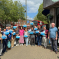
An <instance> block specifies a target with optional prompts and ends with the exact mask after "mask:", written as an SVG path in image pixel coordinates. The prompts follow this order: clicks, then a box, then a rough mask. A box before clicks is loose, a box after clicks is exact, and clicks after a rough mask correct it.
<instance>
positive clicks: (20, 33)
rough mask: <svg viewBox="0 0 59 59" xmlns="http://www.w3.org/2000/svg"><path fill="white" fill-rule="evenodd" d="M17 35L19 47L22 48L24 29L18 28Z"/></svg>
mask: <svg viewBox="0 0 59 59" xmlns="http://www.w3.org/2000/svg"><path fill="white" fill-rule="evenodd" d="M19 35H20V39H19V43H20V46H21V45H22V46H23V43H24V29H23V27H22V26H21V27H20V30H19Z"/></svg>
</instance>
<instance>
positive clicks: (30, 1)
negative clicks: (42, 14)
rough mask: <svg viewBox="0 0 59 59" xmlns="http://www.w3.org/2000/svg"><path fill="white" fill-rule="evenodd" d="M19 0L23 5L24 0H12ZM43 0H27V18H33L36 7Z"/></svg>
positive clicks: (35, 13)
mask: <svg viewBox="0 0 59 59" xmlns="http://www.w3.org/2000/svg"><path fill="white" fill-rule="evenodd" d="M13 1H20V2H21V3H22V5H25V0H13ZM42 2H43V0H27V19H30V20H33V19H34V17H35V16H36V15H37V13H38V9H39V6H40V4H41V3H42Z"/></svg>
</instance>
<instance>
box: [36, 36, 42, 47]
mask: <svg viewBox="0 0 59 59" xmlns="http://www.w3.org/2000/svg"><path fill="white" fill-rule="evenodd" d="M37 41H38V46H39V45H41V43H42V36H38V39H37Z"/></svg>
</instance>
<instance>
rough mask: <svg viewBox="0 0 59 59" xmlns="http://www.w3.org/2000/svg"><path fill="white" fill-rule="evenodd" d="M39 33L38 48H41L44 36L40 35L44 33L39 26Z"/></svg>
mask: <svg viewBox="0 0 59 59" xmlns="http://www.w3.org/2000/svg"><path fill="white" fill-rule="evenodd" d="M38 31H39V34H38V35H37V36H38V40H37V41H38V46H41V43H42V35H40V32H42V29H41V26H40V25H38Z"/></svg>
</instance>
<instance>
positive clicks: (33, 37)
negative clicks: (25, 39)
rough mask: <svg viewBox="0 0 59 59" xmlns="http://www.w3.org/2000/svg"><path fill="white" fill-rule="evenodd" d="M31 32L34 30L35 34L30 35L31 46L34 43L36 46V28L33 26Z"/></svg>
mask: <svg viewBox="0 0 59 59" xmlns="http://www.w3.org/2000/svg"><path fill="white" fill-rule="evenodd" d="M31 32H33V34H31V35H30V37H31V46H32V45H33V44H34V46H35V35H34V28H33V27H32V28H31Z"/></svg>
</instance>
